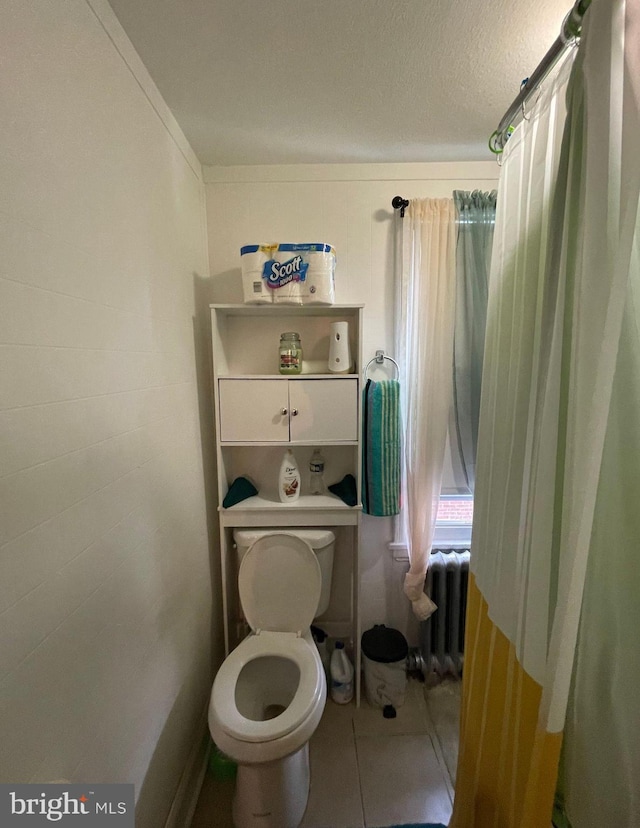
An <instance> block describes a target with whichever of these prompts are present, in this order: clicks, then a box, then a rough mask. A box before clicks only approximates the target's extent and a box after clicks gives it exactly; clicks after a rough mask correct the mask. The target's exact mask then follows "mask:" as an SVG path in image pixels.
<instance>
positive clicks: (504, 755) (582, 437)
mask: <svg viewBox="0 0 640 828" xmlns="http://www.w3.org/2000/svg"><path fill="white" fill-rule="evenodd" d="M639 15H640V0H626V2H625V0H595V2H594V3H593V4H592V6H591V7H590V9H589V11H588V12H587V14H586V17H585V24H584V28H583V36H582V40H581V43H580V46H579V49H578V50H577V57H576V59H575V64H573V66H572V63H573V57H574V54H575V50H574V52H572V53H571V54H569V55H568V57H567V58H566V59H565V61H564V62H563V64H562V65H561V67H560V68H559V69H558V71H557V72H556V74H555V76H554V79H553V81H551V82H550V83H548V84H547V86H546V88H545V89H543V90H542V92H541V93H540V95H539V97H538V99H537V101H536V102H535V103H534V105H533V107H532V108H529V111H528V119H529V120H525V121H523V122H522V123H521V124H520V125H519V126H518V127H517V128H516V130H515V132H514V133H513V136H512V137H511V139H510V141H509V143H508V144H507V147H506V149H505V153H504V164H503V168H502V173H501V179H500V185H499V189H498V205H497V212H496V230H495V238H494V248H493V256H492V266H491V276H490V284H489V306H488V316H487V336H486V344H485V364H484V373H483V387H482V401H481V410H480V427H479V436H478V460H477V475H476V489H475V521H474V529H473V542H472V559H471V567H472V576H471V579H470V586H469V601H468V611H467V641H466V645H465V653H466V655H465V667H464V682H463V700H462V716H461V744H460V754H459V762H458V774H457V784H456V798H455V803H454V813H453V817H452V820H451V823H450V826H451V828H489V827H490V826H499V828H540V826H548V825H549V823H550V820H551V813H552V806H553V799H554V793H555V790H556V783H557V781H558V762H559V756H560V749H561V745H562V740H563V729H564V727H565V721H567V729H566V744H565V755H564V763H563V771H562V773H561V777H560V781H561V783H562V784H561V788H562V790H563V794H564V797H565V810H566V814H567V816H568V818H569V819H570V820H572V821H573V828H591V826H594V828H595V826H596V825H598V826H602V825H616V826H620V828H622V826H625V828H631V827H632V826H634V825H638V824H640V800H639V799H638V797H637V795H636V793H635V791H636V788H637V784H636V780H637V778H638V775H639V774H640V762H639V761H638V760H639V756H638V753H639V751H638V748H637V746H636V748H635V750H632V751H629V750H628V749H627V748H628V744H627V740H628V739H629V738H630V737H629V736H627V732H628V728H629V727H633V724H632V722H633V716H634V709H633V707H630V704H629V700H630V698H633V693H631V695H630V689H631V687H632V686H633V687H635V686H637V683H638V681H639V680H640V670H639V669H638V657H637V655H636V653H637V650H638V648H637V644H636V643H635V641H632V640H631V639H630V634H629V633H628V632H626V630H627V629H628V628H629V625H632V627H631V628H632V629H637V628H638V624H639V623H640V618H638V609H637V607H638V606H639V604H640V601H639V599H638V595H639V593H638V592H637V591H636V592H634V593H633V596H632V595H631V594H630V591H632V589H631V588H630V587H629V586H627V587H626V589H622V591H621V595H620V600H618V598H617V596H616V594H615V592H614V589H615V588H616V587H624V583H625V578H627V579H628V581H629V582H630V583H631V585H632V584H633V580H634V577H635V580H636V581H637V576H635V575H634V573H635V572H636V571H637V564H636V565H635V568H629V569H628V570H627V569H626V567H628V566H629V563H628V559H629V558H630V557H631V555H632V553H631V550H628V551H626V552H624V553H622V554H620V553H619V551H618V550H615V549H612V548H611V546H610V544H608V543H607V538H606V537H605V533H604V532H603V526H602V519H603V517H604V516H606V515H610V516H615V519H616V520H618V521H619V522H620V525H619V526H618V527H617V532H616V533H614V537H620V538H621V539H622V538H624V539H625V541H629V540H630V539H631V537H632V536H633V532H634V531H635V529H636V528H637V524H636V523H635V522H634V521H637V518H636V516H635V512H637V506H635V507H633V508H631V507H630V506H629V504H628V501H629V499H630V500H631V501H632V502H633V503H637V502H638V494H639V492H638V482H637V481H638V477H639V475H638V473H637V463H631V468H629V469H628V470H627V471H626V472H624V471H623V477H624V481H625V483H627V484H628V485H629V487H630V491H628V492H627V493H626V500H627V506H626V508H625V507H624V506H623V505H621V504H620V503H612V502H611V494H612V490H611V489H610V485H611V482H612V478H615V475H616V468H617V460H619V459H620V457H621V455H622V454H623V453H624V448H623V445H624V433H625V425H626V423H627V421H629V422H630V423H634V425H633V426H632V427H631V428H630V431H631V435H632V439H636V437H637V425H635V424H637V423H638V420H639V419H640V396H639V395H638V394H637V393H636V391H637V390H638V389H639V388H640V382H639V381H638V376H637V373H634V372H637V370H638V367H639V359H638V351H637V348H638V334H637V323H638V315H637V304H634V303H635V299H636V297H637V296H638V279H639V278H640V273H639V272H638V257H637V247H635V248H634V244H635V245H636V246H637V232H638V231H637V216H638V195H639V192H640V153H638V146H640V116H639V111H640V105H639V104H640V67H639V66H638V63H639V62H640V55H639V54H638V51H639V50H638V48H637V44H638V43H640V30H639ZM565 93H566V100H567V104H566V110H565ZM634 237H635V242H634ZM634 250H636V252H635V253H634ZM621 334H622V335H621ZM616 366H617V374H616ZM626 372H628V373H629V374H633V380H631V379H630V377H629V376H627V375H626ZM614 374H615V375H616V382H615V384H614ZM605 437H606V439H605ZM623 468H624V467H623ZM617 491H618V492H619V491H620V487H618V489H617ZM637 537H638V536H637V535H635V539H636V540H635V548H636V549H637ZM607 558H608V565H609V566H610V567H611V570H612V572H615V575H609V576H608V577H607V578H606V579H605V580H606V583H607V586H606V589H605V590H604V591H603V592H602V593H599V592H598V589H597V587H596V586H595V580H596V579H597V577H598V576H599V575H601V574H602V570H603V567H604V566H605V564H604V561H605V560H606V559H607ZM638 586H639V587H640V585H638ZM583 595H584V602H583ZM583 604H584V605H583ZM605 604H606V606H605ZM607 617H608V620H605V619H606V618H607ZM605 623H607V624H609V623H613V627H614V629H613V631H611V630H608V631H605V627H604V625H605ZM625 636H626V639H625ZM612 638H613V639H614V640H615V641H616V642H617V644H618V646H619V644H620V642H621V641H626V642H627V645H628V646H629V653H628V654H625V655H630V658H628V659H627V658H625V663H624V666H623V665H620V666H618V665H617V664H616V649H614V652H613V653H612V652H610V651H607V650H606V649H605V646H604V645H605V642H609V641H610V640H611V639H612ZM628 668H630V673H627V670H628ZM572 676H573V681H572ZM594 696H596V697H598V702H597V703H596V704H595V707H593V708H592V707H591V706H590V705H591V703H592V702H591V700H592V699H593V697H594ZM568 708H569V711H570V715H569V719H568V720H567V709H568ZM594 709H595V710H597V711H598V713H600V714H601V715H602V719H601V720H600V721H596V718H597V716H594V715H592V713H591V712H590V711H591V710H594ZM625 716H627V717H630V718H627V719H626V720H625ZM636 720H637V719H636ZM636 732H637V729H636ZM636 738H637V737H636ZM601 744H602V745H606V752H607V756H608V758H609V760H610V765H609V769H608V770H607V769H605V768H604V767H603V765H602V764H601V762H600V756H599V753H600V745H601ZM635 744H636V745H637V742H636V743H635ZM619 768H623V774H622V777H621V778H618V779H617V783H616V784H615V785H613V787H614V788H615V797H614V796H612V795H611V794H610V793H609V792H608V791H607V790H605V789H606V788H607V785H608V783H609V781H611V780H610V779H609V776H611V777H614V776H615V775H616V771H617V769H619ZM614 798H615V799H616V800H619V801H616V802H614V801H613V800H614ZM603 801H606V803H607V806H608V810H607V812H606V813H603V811H602V802H603Z"/></svg>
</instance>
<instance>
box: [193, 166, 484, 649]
mask: <svg viewBox="0 0 640 828" xmlns="http://www.w3.org/2000/svg"><path fill="white" fill-rule="evenodd" d="M204 175H205V181H206V182H207V186H206V190H207V222H208V228H209V261H210V267H211V278H212V288H211V293H210V297H211V301H216V302H241V301H242V286H241V281H240V247H241V246H242V245H243V244H252V243H261V242H270V241H289V242H315V241H317V242H329V243H331V244H333V245H334V246H335V248H336V253H337V267H336V301H337V302H338V303H364V304H365V312H364V319H365V325H364V360H365V362H367V361H368V360H369V359H370V358H371V357H372V356H374V355H375V351H376V349H378V348H383V349H384V350H385V351H386V353H389V354H390V355H391V356H393V355H394V354H393V320H394V290H393V272H394V255H395V244H394V238H395V223H396V221H399V217H396V216H394V211H393V210H392V208H391V199H392V198H393V196H395V195H401V196H403V197H404V198H425V197H445V198H446V197H451V194H452V191H453V190H454V189H457V188H459V189H468V190H473V189H483V190H491V189H494V188H495V187H496V186H497V180H498V167H497V165H496V164H495V163H494V162H493V161H488V162H479V163H471V162H463V163H442V164H361V165H358V164H344V165H299V166H293V165H292V166H271V167H205V169H204ZM276 345H277V343H276ZM303 346H304V343H303ZM362 529H363V531H362V539H363V543H362V550H361V560H362V563H361V571H362V584H361V588H362V624H363V629H367V628H368V627H369V626H371V625H372V624H373V623H381V622H384V623H386V624H389V625H392V626H395V627H397V628H399V629H401V630H403V631H404V632H405V634H407V635H408V637H409V639H410V641H411V642H412V643H415V641H416V638H415V636H416V633H417V627H416V625H415V624H414V623H413V618H412V615H411V613H410V610H409V605H408V602H407V601H406V599H405V598H404V596H403V595H402V581H403V578H404V573H405V571H406V569H407V565H406V563H404V562H398V561H394V560H393V557H392V555H391V553H390V552H389V550H388V548H387V544H388V543H389V541H390V540H391V538H392V521H391V519H389V518H374V517H369V516H367V515H365V516H364V517H363V527H362Z"/></svg>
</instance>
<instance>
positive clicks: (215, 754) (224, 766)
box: [209, 744, 238, 781]
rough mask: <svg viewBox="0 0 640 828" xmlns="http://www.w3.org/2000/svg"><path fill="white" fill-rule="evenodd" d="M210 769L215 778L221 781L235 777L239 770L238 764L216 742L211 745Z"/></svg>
mask: <svg viewBox="0 0 640 828" xmlns="http://www.w3.org/2000/svg"><path fill="white" fill-rule="evenodd" d="M209 771H210V772H211V775H212V776H213V778H214V779H219V780H221V781H223V780H226V779H235V778H236V773H237V772H238V766H237V765H236V763H235V762H234V761H233V759H229V757H228V756H227V755H226V754H224V753H223V752H222V751H221V750H220V749H219V748H218V747H216V746H215V745H214V744H212V745H211V752H210V754H209Z"/></svg>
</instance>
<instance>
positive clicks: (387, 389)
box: [362, 380, 401, 517]
mask: <svg viewBox="0 0 640 828" xmlns="http://www.w3.org/2000/svg"><path fill="white" fill-rule="evenodd" d="M362 409H363V430H364V434H363V446H362V508H363V509H364V511H365V512H366V513H367V514H368V515H376V516H378V517H383V516H386V515H397V514H398V513H399V512H400V447H401V437H400V384H399V383H398V381H397V380H384V381H383V382H374V381H373V380H368V381H367V384H366V386H365V389H364V398H363V406H362Z"/></svg>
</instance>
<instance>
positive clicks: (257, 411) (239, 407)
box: [211, 304, 363, 704]
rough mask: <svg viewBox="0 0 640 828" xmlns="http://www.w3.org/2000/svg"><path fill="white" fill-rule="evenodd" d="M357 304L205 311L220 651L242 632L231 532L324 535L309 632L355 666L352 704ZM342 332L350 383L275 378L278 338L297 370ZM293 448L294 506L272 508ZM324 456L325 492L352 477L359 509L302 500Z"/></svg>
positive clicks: (323, 377) (330, 499) (320, 498)
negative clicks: (345, 650) (313, 629)
mask: <svg viewBox="0 0 640 828" xmlns="http://www.w3.org/2000/svg"><path fill="white" fill-rule="evenodd" d="M362 320H363V306H362V305H325V306H320V305H304V306H295V305H284V304H274V305H211V334H212V348H213V388H214V411H215V425H216V447H217V470H218V504H219V505H218V512H219V519H220V520H219V523H220V554H221V574H222V600H223V615H224V637H225V651H226V654H227V655H228V654H229V652H230V651H231V650H232V649H234V647H236V646H237V644H238V643H239V642H240V640H241V639H242V638H243V637H244V635H245V633H246V630H247V627H246V624H245V622H244V619H243V617H242V611H241V607H240V602H239V598H238V583H237V580H238V563H237V556H236V550H235V548H234V543H233V530H234V529H235V528H250V527H278V526H281V527H287V528H290V529H294V528H295V527H311V526H314V527H315V526H318V527H320V526H321V527H325V528H329V529H332V531H334V532H335V535H336V548H335V558H334V567H333V579H332V585H331V600H330V603H329V608H328V610H327V612H326V613H325V614H324V615H323V616H322V617H321V618H319V619H317V621H316V622H315V623H317V624H318V625H319V626H321V627H322V628H323V629H325V630H326V631H327V632H328V633H329V634H330V635H332V636H336V637H341V638H343V639H346V640H347V641H348V643H349V644H350V646H351V652H352V653H353V657H354V662H355V679H356V688H355V689H356V694H355V695H356V703H357V704H359V703H360V633H361V630H360V611H359V584H360V573H359V544H360V516H361V513H362V505H361V479H360V469H361V465H362V464H361V434H362V428H361V417H362V414H361V390H362V389H361V385H362V374H361V370H362V364H363V362H362ZM332 322H348V323H349V340H350V346H351V355H352V359H353V360H354V361H355V369H354V372H353V373H349V374H332V373H322V374H299V375H288V376H284V375H282V374H280V373H279V370H278V364H279V362H278V356H279V354H278V346H279V342H280V334H281V333H282V332H283V331H298V332H299V333H300V339H301V341H302V348H303V354H304V359H305V361H314V362H315V361H318V362H323V363H324V364H328V358H329V341H330V325H331V323H332ZM286 448H292V449H293V451H294V454H295V456H296V460H297V462H298V466H299V468H300V472H301V477H302V481H301V492H300V497H299V499H298V500H297V501H295V502H294V503H281V502H280V500H279V497H278V486H277V481H278V472H279V469H280V462H281V460H282V456H283V453H284V451H285V449H286ZM316 448H319V449H321V451H322V452H323V454H324V457H325V474H324V479H325V484H331V483H337V482H338V481H340V480H342V478H343V477H344V476H345V475H346V474H352V475H353V476H354V477H355V479H356V483H357V491H358V502H357V504H356V505H355V506H353V507H351V506H347V505H346V504H345V503H343V502H342V500H340V498H338V497H336V496H335V495H332V494H330V493H327V494H326V495H311V494H310V493H309V475H308V468H309V459H310V457H311V454H312V452H313V450H314V449H316ZM240 476H245V477H249V478H251V480H252V481H253V482H254V483H255V485H256V487H257V489H258V495H256V496H254V497H251V498H248V499H247V500H244V501H242V502H241V503H237V504H236V505H234V506H231V507H229V508H223V506H222V502H223V500H224V497H225V495H226V494H227V491H228V489H229V486H230V485H231V483H232V482H233V481H234V480H235V479H236V478H238V477H240Z"/></svg>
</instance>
